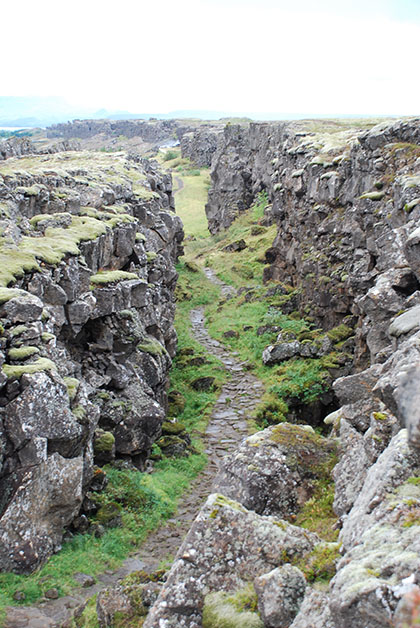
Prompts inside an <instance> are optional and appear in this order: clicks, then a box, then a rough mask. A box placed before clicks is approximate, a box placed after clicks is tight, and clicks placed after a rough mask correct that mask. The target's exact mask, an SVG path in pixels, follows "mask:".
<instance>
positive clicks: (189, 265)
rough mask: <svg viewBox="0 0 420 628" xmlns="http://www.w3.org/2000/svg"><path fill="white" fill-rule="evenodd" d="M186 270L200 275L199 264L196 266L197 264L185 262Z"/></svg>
mask: <svg viewBox="0 0 420 628" xmlns="http://www.w3.org/2000/svg"><path fill="white" fill-rule="evenodd" d="M185 268H187V269H188V270H189V271H191V272H192V273H198V272H199V271H200V268H199V266H198V264H196V263H195V262H188V261H187V262H185Z"/></svg>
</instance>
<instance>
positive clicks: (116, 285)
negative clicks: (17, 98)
mask: <svg viewBox="0 0 420 628" xmlns="http://www.w3.org/2000/svg"><path fill="white" fill-rule="evenodd" d="M0 209H1V220H0V227H1V231H2V237H1V244H0V261H1V270H0V286H3V287H0V324H1V327H0V330H1V336H0V364H1V367H2V368H1V374H0V386H1V401H0V496H1V497H0V569H1V570H15V571H19V572H25V571H30V570H33V569H34V568H36V567H37V566H39V565H40V564H42V563H43V562H44V561H45V559H46V558H47V557H48V556H49V555H50V554H51V553H52V552H54V551H56V550H57V549H58V548H59V547H60V543H61V539H62V534H63V530H64V529H65V528H66V527H67V526H68V525H69V524H70V523H71V522H72V520H73V519H74V517H75V516H76V515H77V514H78V512H79V511H80V507H81V504H82V501H83V498H84V495H85V494H86V492H87V490H88V489H89V488H90V487H92V486H94V485H95V483H96V484H97V479H98V478H97V477H96V475H97V474H95V473H94V462H95V460H97V461H98V462H103V461H104V460H105V461H109V460H112V459H113V458H114V457H120V458H123V459H126V460H127V461H130V463H131V464H134V465H135V466H136V467H137V468H139V469H144V467H145V463H146V460H147V457H148V454H149V452H150V449H151V446H152V444H153V442H154V441H155V440H156V439H157V438H159V437H160V435H161V425H162V421H163V419H164V417H165V409H166V390H167V386H168V370H169V368H170V365H171V357H173V355H174V352H175V347H176V334H175V331H174V328H173V316H174V307H175V306H174V298H173V293H174V288H175V284H176V279H177V273H176V271H175V268H174V263H175V261H176V259H177V257H178V255H179V254H180V252H181V250H182V249H181V242H182V238H183V231H182V223H181V221H180V219H179V218H178V217H177V216H176V215H175V214H174V213H173V211H172V210H173V197H172V187H171V178H170V176H169V175H168V174H162V172H161V171H160V170H159V169H158V166H157V164H156V163H154V162H149V161H147V160H143V159H140V158H136V157H132V158H131V159H126V158H124V157H122V156H121V155H118V156H115V155H110V154H103V153H86V152H85V153H77V152H66V153H55V154H54V155H49V156H43V157H40V156H37V155H30V156H28V157H21V158H11V159H8V160H6V161H5V162H4V163H3V165H1V166H0Z"/></svg>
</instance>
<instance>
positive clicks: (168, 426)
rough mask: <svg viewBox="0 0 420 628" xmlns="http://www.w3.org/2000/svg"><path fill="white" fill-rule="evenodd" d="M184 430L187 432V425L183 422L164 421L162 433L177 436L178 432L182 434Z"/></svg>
mask: <svg viewBox="0 0 420 628" xmlns="http://www.w3.org/2000/svg"><path fill="white" fill-rule="evenodd" d="M182 432H185V425H184V424H183V423H178V421H164V422H163V423H162V434H167V435H169V436H177V435H178V434H182Z"/></svg>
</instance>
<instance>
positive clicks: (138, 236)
mask: <svg viewBox="0 0 420 628" xmlns="http://www.w3.org/2000/svg"><path fill="white" fill-rule="evenodd" d="M136 242H146V236H145V235H144V234H143V233H136Z"/></svg>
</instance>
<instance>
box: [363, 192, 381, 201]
mask: <svg viewBox="0 0 420 628" xmlns="http://www.w3.org/2000/svg"><path fill="white" fill-rule="evenodd" d="M384 196H385V192H365V194H362V196H359V198H360V199H369V200H370V201H381V200H382V199H383V197H384Z"/></svg>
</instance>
